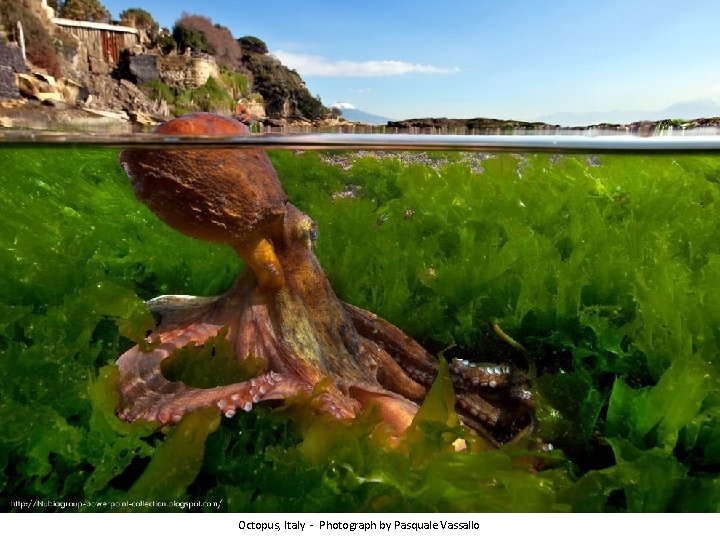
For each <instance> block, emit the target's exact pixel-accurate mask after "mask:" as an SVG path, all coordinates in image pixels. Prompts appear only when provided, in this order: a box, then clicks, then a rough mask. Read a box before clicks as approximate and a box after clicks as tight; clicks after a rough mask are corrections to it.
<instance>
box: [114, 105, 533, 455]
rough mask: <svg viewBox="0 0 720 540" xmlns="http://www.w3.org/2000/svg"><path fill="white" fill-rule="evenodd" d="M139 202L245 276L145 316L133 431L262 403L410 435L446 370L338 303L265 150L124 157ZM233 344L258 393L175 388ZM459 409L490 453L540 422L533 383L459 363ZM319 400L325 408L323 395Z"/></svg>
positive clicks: (127, 400)
mask: <svg viewBox="0 0 720 540" xmlns="http://www.w3.org/2000/svg"><path fill="white" fill-rule="evenodd" d="M156 131H157V132H158V133H163V134H172V135H194V136H205V135H242V134H245V133H247V132H248V130H247V128H246V127H245V126H244V125H243V124H241V123H240V122H237V121H235V120H232V119H229V118H225V117H221V116H218V115H214V114H209V113H193V114H190V115H187V116H185V117H182V118H177V119H174V120H170V121H169V122H166V123H165V124H162V125H161V126H159V128H158V129H157V130H156ZM120 160H121V163H122V164H123V166H124V168H125V170H126V172H127V173H128V175H129V177H130V179H131V181H132V185H133V189H134V191H135V193H136V195H137V197H138V199H139V200H140V201H142V202H143V203H145V204H146V205H147V206H148V207H149V208H150V209H151V210H152V211H153V212H155V213H156V214H157V215H158V216H159V217H160V218H161V219H163V220H164V221H165V222H167V223H168V224H169V225H170V226H172V227H174V228H176V229H177V230H179V231H181V232H183V233H184V234H186V235H188V236H191V237H194V238H199V239H202V240H209V241H213V242H220V243H224V244H228V245H230V246H232V247H233V248H234V249H235V251H236V252H237V253H238V255H239V256H240V257H241V258H242V259H243V260H245V262H246V263H247V268H246V270H245V271H244V272H243V273H242V274H241V275H240V276H239V277H238V279H237V281H236V283H235V285H234V286H233V287H232V288H231V290H230V291H228V292H227V293H226V294H224V295H222V296H219V297H213V298H206V299H200V298H188V297H180V296H166V297H160V298H157V299H154V300H151V301H150V302H148V305H149V306H150V308H151V309H152V310H153V311H154V312H155V313H156V314H157V315H158V316H159V318H160V323H159V325H158V327H157V328H156V329H155V331H154V332H153V333H152V334H151V335H150V336H149V338H148V341H149V343H150V347H149V348H148V347H139V346H136V347H134V348H133V349H131V350H129V351H127V352H126V353H125V354H123V355H122V356H121V357H120V358H119V359H118V366H119V369H120V395H121V408H120V410H119V412H118V414H119V416H120V417H121V418H123V419H125V420H127V421H133V420H136V419H140V418H143V419H146V420H151V421H159V422H161V423H162V424H172V423H176V422H178V421H179V420H180V418H182V416H183V415H184V414H185V413H187V412H189V411H192V410H194V409H198V408H202V407H208V406H210V407H217V408H218V409H219V410H220V411H221V412H223V413H224V414H225V415H226V416H232V415H234V414H235V411H236V410H237V409H241V410H245V411H248V410H250V409H251V408H252V407H253V405H254V404H255V403H258V402H260V401H267V400H283V399H287V398H289V397H292V396H294V395H297V394H299V393H307V394H312V395H314V398H313V401H312V403H313V406H314V407H315V408H316V409H317V410H318V411H320V412H326V413H330V414H332V415H333V416H335V417H337V418H352V417H354V416H355V415H357V414H358V412H359V411H360V410H362V409H364V408H367V407H377V408H378V410H379V411H380V413H381V415H382V417H383V419H384V420H385V421H386V422H387V423H388V424H389V425H390V426H391V427H392V429H393V430H394V431H395V432H396V433H398V434H400V433H402V432H404V431H405V430H406V429H407V427H408V426H409V425H410V423H411V421H412V419H413V416H414V415H415V413H416V412H417V410H418V404H419V403H421V402H422V400H423V398H424V397H425V395H426V393H427V391H428V389H429V387H430V385H431V384H432V382H433V380H434V378H435V376H436V375H437V372H438V366H437V362H436V361H435V359H434V358H433V357H432V356H431V355H430V354H429V353H428V352H427V351H426V350H425V349H423V348H422V347H421V346H420V345H419V344H418V343H417V342H415V341H414V340H413V339H411V338H410V337H408V336H407V335H406V334H404V333H403V332H402V331H401V330H400V329H398V328H397V327H395V326H393V325H392V324H390V323H388V322H387V321H384V320H382V319H380V318H379V317H377V316H376V315H373V314H372V313H370V312H368V311H365V310H363V309H361V308H358V307H355V306H351V305H349V304H344V303H342V302H341V301H340V300H338V298H337V297H336V296H335V293H334V291H333V289H332V287H331V285H330V283H329V281H328V280H327V278H326V276H325V274H324V272H323V270H322V268H321V267H320V264H319V263H318V261H317V259H316V258H315V256H314V254H313V252H312V247H313V242H314V238H315V225H314V223H313V222H312V220H311V219H310V218H309V217H308V216H306V215H304V214H303V213H302V212H300V211H299V210H298V209H297V208H295V207H294V206H293V205H292V204H290V203H289V202H288V200H287V196H286V195H285V193H284V192H283V190H282V187H281V185H280V182H279V180H278V177H277V174H276V173H275V171H274V169H273V167H272V165H271V164H270V161H269V159H268V157H267V155H266V154H265V152H264V151H262V150H239V149H228V150H225V149H223V150H215V149H212V150H208V149H177V150H176V149H173V150H135V149H133V150H126V151H124V152H122V154H121V156H120ZM221 332H225V334H226V339H227V340H228V341H229V343H230V344H231V346H232V348H233V351H234V355H235V358H236V359H237V361H238V362H243V361H244V360H245V359H247V358H248V357H254V358H263V359H264V360H265V362H266V368H265V371H264V372H263V373H262V374H261V375H259V376H257V377H254V378H252V379H250V380H246V381H237V382H229V383H228V384H226V385H223V386H217V387H214V388H194V387H191V386H189V385H187V384H185V383H183V382H181V381H170V380H168V379H167V378H166V377H165V375H164V374H163V371H162V366H163V362H164V361H165V360H166V359H168V358H169V357H171V356H172V355H173V353H175V352H176V351H178V350H179V349H181V348H183V347H185V346H186V345H189V344H193V343H194V344H195V345H196V346H202V345H203V344H204V343H206V342H207V341H208V340H211V339H215V338H216V337H217V336H218V334H219V333H221ZM450 368H451V375H452V379H453V384H454V386H455V388H456V393H457V409H458V412H459V413H460V415H461V418H463V420H464V421H465V423H466V424H467V425H468V426H470V427H472V428H473V429H475V430H476V431H477V432H478V433H479V434H480V435H482V436H483V437H485V438H486V439H487V440H488V441H489V442H491V443H492V444H498V441H503V440H508V439H510V438H511V437H512V436H514V435H516V434H517V433H518V432H520V431H521V430H522V429H524V428H525V427H526V426H527V425H528V424H529V422H530V418H531V411H532V396H531V395H530V393H529V390H527V384H526V383H527V381H526V380H525V378H524V376H523V375H522V374H516V373H515V372H514V371H513V370H511V369H510V368H509V366H507V365H500V366H496V365H494V364H482V365H474V364H471V363H469V362H466V361H462V360H453V361H452V362H451V363H450ZM313 392H314V394H313Z"/></svg>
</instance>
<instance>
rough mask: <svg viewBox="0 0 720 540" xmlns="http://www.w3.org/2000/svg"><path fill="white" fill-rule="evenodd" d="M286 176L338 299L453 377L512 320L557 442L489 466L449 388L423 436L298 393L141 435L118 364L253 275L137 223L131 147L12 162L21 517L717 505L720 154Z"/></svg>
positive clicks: (529, 158)
mask: <svg viewBox="0 0 720 540" xmlns="http://www.w3.org/2000/svg"><path fill="white" fill-rule="evenodd" d="M271 159H272V161H273V164H274V165H275V167H276V169H277V170H278V173H279V176H280V178H281V180H282V182H283V186H284V188H285V190H286V191H287V193H288V194H289V196H290V199H291V201H292V202H293V203H294V204H296V205H297V206H298V207H299V208H300V209H301V210H303V211H304V212H306V213H308V214H309V215H310V216H311V217H312V218H313V219H315V220H316V221H317V223H318V229H319V233H320V234H319V239H318V244H317V250H316V251H317V255H318V257H319V259H320V261H321V264H322V265H323V268H324V269H325V270H326V271H327V273H328V276H329V278H330V280H331V281H332V284H333V287H334V288H335V290H336V292H337V293H338V296H339V297H340V298H342V299H343V300H345V301H348V302H350V303H353V304H356V305H359V306H362V307H364V308H367V309H370V310H371V311H374V312H377V313H378V314H379V315H381V316H382V317H385V318H387V319H388V320H390V321H392V322H394V323H395V324H398V325H399V326H400V327H401V328H403V329H404V330H405V331H407V332H408V333H410V334H411V335H412V336H414V337H415V338H416V339H418V340H419V341H420V342H422V343H423V344H424V345H425V346H426V347H428V348H429V349H430V350H432V351H434V352H436V353H440V351H443V350H444V351H445V352H444V353H443V354H444V355H445V356H447V357H452V356H455V355H462V356H464V357H469V358H473V359H478V360H483V361H497V360H498V359H499V357H498V354H500V351H502V342H501V340H500V339H499V338H498V337H497V336H496V335H495V334H494V333H493V332H492V330H491V326H490V325H491V324H492V323H498V324H499V325H500V326H501V327H502V328H503V329H504V330H505V331H506V332H507V333H508V334H509V335H511V336H513V337H514V338H515V339H516V340H517V341H519V342H520V343H521V344H523V346H524V347H525V350H526V356H525V357H521V359H520V360H519V363H518V362H516V360H515V359H513V362H515V363H516V364H517V365H516V369H528V370H530V371H531V372H532V374H533V377H534V391H535V395H536V401H537V433H536V438H532V437H531V438H528V439H524V440H523V441H520V442H518V443H513V444H509V445H506V446H505V447H503V448H502V449H500V450H490V449H488V448H486V447H485V445H483V444H482V443H481V442H480V441H478V440H476V439H475V438H473V437H472V435H471V434H469V433H467V432H466V431H464V428H462V427H461V426H459V425H458V424H457V421H456V418H454V414H453V413H452V408H451V407H450V406H449V403H450V402H451V399H452V395H451V388H450V387H449V384H448V381H447V378H443V377H439V379H438V380H437V381H436V383H435V386H434V387H433V391H432V392H431V394H430V395H429V397H428V399H427V400H426V403H425V404H424V405H423V408H422V409H421V414H419V415H418V417H417V418H416V422H415V424H414V426H413V428H412V429H411V430H410V432H409V433H408V434H407V436H406V438H405V439H404V440H401V441H394V440H392V439H391V438H390V435H389V434H388V433H387V431H386V430H385V429H384V428H383V426H382V425H381V424H379V423H378V418H377V415H376V414H375V413H374V412H373V411H372V410H370V411H368V412H367V413H366V414H364V415H362V416H361V417H360V418H359V419H357V420H355V421H353V422H349V421H345V422H338V421H336V420H332V419H329V418H325V417H322V416H321V417H317V416H314V415H309V414H308V412H307V410H308V408H307V407H306V406H304V404H303V401H302V400H303V398H302V397H301V398H298V400H291V402H290V403H288V404H286V405H285V406H283V407H280V408H275V409H271V408H269V407H264V406H260V407H257V408H256V410H254V411H253V412H251V413H248V414H237V415H236V416H235V417H234V418H233V419H226V418H223V419H222V421H219V418H218V415H217V413H215V412H213V411H200V412H198V413H197V414H196V415H193V416H191V417H188V419H187V420H185V421H183V423H181V424H180V425H178V426H177V427H174V428H167V429H163V430H159V429H158V426H156V425H152V424H147V423H135V424H127V423H124V422H121V421H120V420H119V419H117V417H116V416H115V414H114V411H115V408H116V407H117V404H118V395H117V369H116V368H115V367H114V361H115V359H116V358H117V357H118V356H119V355H120V354H121V353H122V352H123V351H124V350H126V349H127V348H129V347H130V346H131V345H132V343H133V342H138V341H139V340H141V339H142V337H143V336H144V335H145V333H146V332H147V331H148V330H149V329H150V328H152V326H153V324H154V322H153V319H152V317H151V315H150V314H149V313H148V311H147V309H146V308H145V305H144V303H143V300H146V299H148V298H151V297H153V296H156V295H158V294H166V293H174V294H197V295H212V294H219V293H221V292H223V291H224V290H226V289H227V288H228V287H229V286H230V284H231V283H232V280H233V279H234V277H235V276H236V275H237V273H238V271H239V269H240V266H241V262H240V261H239V260H238V259H237V257H236V256H235V255H234V254H233V253H232V251H231V250H230V249H228V248H226V247H223V246H217V245H211V244H206V243H203V242H198V241H194V240H191V239H189V238H187V237H184V236H182V235H181V234H179V233H177V232H176V231H174V230H172V229H170V228H169V227H167V226H166V225H165V224H163V223H162V222H160V221H159V220H158V219H157V218H156V217H155V216H154V215H153V214H152V213H151V212H150V211H149V210H147V209H146V208H145V207H143V206H142V205H141V204H139V203H138V202H137V201H136V200H135V198H134V196H133V194H132V190H131V188H130V185H129V183H128V181H127V179H126V177H125V175H124V173H123V171H122V169H121V168H120V167H119V165H118V160H117V151H115V150H102V149H83V150H76V149H72V150H70V149H67V150H60V149H49V148H25V149H1V150H0V225H1V226H0V268H2V269H3V270H2V272H0V373H1V374H2V376H1V377H0V398H1V399H0V506H1V507H2V508H4V509H12V508H16V507H13V506H12V503H13V501H19V500H32V499H38V500H46V501H92V502H95V503H97V504H98V506H96V507H93V508H91V509H92V510H118V509H130V510H133V509H137V508H138V507H133V506H130V507H128V506H125V507H122V506H119V505H120V504H121V503H122V502H128V501H136V502H137V501H143V500H149V499H163V500H174V501H180V502H186V503H189V502H192V501H211V502H217V503H218V504H219V505H220V509H221V510H225V511H227V510H232V511H331V510H345V511H346V510H366V511H419V510H425V511H437V510H444V511H562V510H575V511H608V510H621V511H623V510H624V511H669V510H681V511H693V510H694V511H717V509H718V507H719V503H720V483H719V480H718V476H717V473H716V471H717V470H718V465H720V395H719V393H718V388H719V387H720V385H719V384H718V383H719V382H720V381H719V380H718V377H719V376H720V375H719V374H718V367H719V365H718V363H719V359H718V350H719V343H718V340H720V332H719V331H718V328H720V291H719V290H718V287H717V283H718V282H720V244H718V242H717V231H718V230H719V229H720V211H719V208H718V204H719V201H720V160H718V159H717V158H715V157H712V156H642V155H632V156H615V155H603V156H590V157H589V156H585V155H562V156H557V155H549V154H547V155H512V154H497V155H470V156H468V155H466V154H461V153H428V154H413V153H385V154H382V153H376V154H369V153H365V154H363V155H360V154H353V153H349V152H328V153H323V154H318V153H312V152H305V153H291V152H273V153H272V154H271ZM196 352H197V353H198V354H202V351H196ZM186 353H187V354H194V353H193V351H186ZM503 358H504V357H502V358H500V359H503ZM181 368H182V362H180V363H179V364H178V366H176V367H175V369H177V370H180V371H182V369H181ZM226 371H227V370H226ZM179 376H180V377H186V376H191V375H188V374H187V373H185V372H182V373H181V375H179ZM192 376H193V377H196V376H197V377H199V378H200V379H202V381H199V382H198V384H215V382H214V381H215V380H216V379H215V378H210V379H208V380H205V379H204V378H203V377H204V375H203V374H199V375H198V374H194V375H192ZM223 376H224V375H218V377H220V378H222V377H223ZM457 439H462V440H464V441H465V443H466V445H467V446H468V450H467V451H465V452H456V451H455V449H454V447H453V443H454V442H456V441H457ZM546 443H552V444H553V445H554V446H555V450H553V451H550V452H548V451H547V446H546V447H545V449H543V445H544V444H546ZM169 456H170V457H169ZM103 505H104V506H103ZM140 508H144V509H154V510H158V509H160V510H162V509H163V508H152V507H147V506H146V507H140ZM178 508H179V509H182V508H183V507H182V506H175V507H173V508H168V507H165V508H164V509H178ZM191 508H195V509H197V508H198V507H191ZM42 509H45V510H48V509H52V510H55V509H60V508H59V507H53V506H49V507H40V508H38V510H42ZM200 509H203V510H208V509H209V510H212V509H213V507H205V508H200Z"/></svg>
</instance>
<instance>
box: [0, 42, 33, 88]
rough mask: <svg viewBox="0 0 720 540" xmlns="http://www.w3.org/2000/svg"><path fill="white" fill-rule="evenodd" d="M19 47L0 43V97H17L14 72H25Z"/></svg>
mask: <svg viewBox="0 0 720 540" xmlns="http://www.w3.org/2000/svg"><path fill="white" fill-rule="evenodd" d="M26 71H27V70H26V68H25V61H24V60H23V57H22V53H21V52H20V47H15V46H12V45H2V44H0V99H19V98H20V92H19V91H18V87H17V80H16V75H15V74H16V73H25V72H26Z"/></svg>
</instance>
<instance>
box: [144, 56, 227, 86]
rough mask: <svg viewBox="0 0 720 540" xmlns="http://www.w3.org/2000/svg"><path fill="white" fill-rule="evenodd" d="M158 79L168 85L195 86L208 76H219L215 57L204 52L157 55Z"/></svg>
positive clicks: (204, 81)
mask: <svg viewBox="0 0 720 540" xmlns="http://www.w3.org/2000/svg"><path fill="white" fill-rule="evenodd" d="M157 58H158V68H159V71H160V80H161V81H162V82H164V83H165V84H168V85H170V86H180V87H181V88H197V87H198V86H202V85H203V84H205V83H206V82H207V80H208V79H209V78H210V77H214V78H215V79H218V78H220V68H219V67H218V65H217V62H215V58H213V57H212V56H209V55H205V54H184V55H177V54H169V55H167V56H158V57H157Z"/></svg>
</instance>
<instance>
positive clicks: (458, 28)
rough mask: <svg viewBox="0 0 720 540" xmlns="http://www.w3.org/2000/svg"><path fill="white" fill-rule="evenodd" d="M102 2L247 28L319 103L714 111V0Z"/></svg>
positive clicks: (388, 109) (718, 59)
mask: <svg viewBox="0 0 720 540" xmlns="http://www.w3.org/2000/svg"><path fill="white" fill-rule="evenodd" d="M103 4H104V5H105V6H106V7H107V8H108V9H109V10H110V11H111V13H112V15H113V16H114V17H117V16H118V14H119V13H120V11H122V10H123V9H125V8H128V7H136V6H140V7H143V8H144V9H146V10H148V11H149V12H150V13H152V14H153V16H154V17H155V18H156V19H157V20H158V22H159V23H160V24H161V25H162V26H168V27H172V25H173V23H174V22H175V20H176V19H177V18H178V17H179V16H180V14H181V13H182V12H183V11H186V12H188V13H194V14H200V15H205V16H207V17H209V18H211V19H212V20H213V22H216V23H220V24H223V25H225V26H227V27H228V28H230V30H231V31H232V32H233V34H234V35H235V36H236V37H240V36H244V35H254V36H257V37H259V38H261V39H262V40H263V41H265V42H266V43H267V44H268V47H269V48H270V51H271V52H272V53H274V54H276V55H277V56H278V57H279V58H280V59H281V60H282V61H283V62H284V63H285V64H286V65H289V66H290V67H293V68H295V69H297V71H298V72H299V73H300V75H301V76H302V77H303V79H304V80H305V81H306V83H307V85H308V87H309V89H310V91H311V92H312V93H313V94H317V95H320V97H321V98H322V101H323V103H325V104H326V105H329V104H332V103H334V102H338V101H339V102H348V103H352V104H353V105H355V106H356V107H357V108H359V109H362V110H365V111H368V112H371V113H373V114H378V115H382V116H386V117H389V118H396V119H400V118H415V117H424V116H447V117H457V118H469V117H477V116H485V117H495V118H515V119H520V120H535V119H548V120H553V119H554V120H558V119H560V118H565V119H566V122H567V123H573V121H576V122H577V123H578V124H579V123H585V122H588V121H598V117H601V118H605V119H608V120H613V119H615V120H616V121H620V120H623V121H628V120H634V119H640V118H641V117H645V116H646V117H650V116H652V114H653V113H655V114H656V115H657V114H659V115H660V116H662V114H661V113H668V114H669V115H671V116H676V115H680V113H681V112H684V113H686V114H695V115H698V116H699V115H705V116H710V115H718V116H720V52H719V49H720V48H719V47H718V45H717V36H718V31H717V23H718V21H720V2H718V1H717V0H714V1H713V0H684V1H680V0H672V1H669V0H652V1H651V0H594V1H585V0H575V1H573V0H538V1H531V0H475V1H471V0H467V1H462V2H453V1H452V0H448V1H446V2H440V1H439V0H436V1H425V0H412V1H406V0H398V1H392V0H377V1H376V0H363V1H358V0H355V1H330V0H303V1H297V0H266V1H261V0H254V1H250V2H245V1H236V2H229V1H224V2H223V1H216V0H204V1H173V2H167V1H160V0H143V1H142V2H135V1H133V0H103ZM685 102H690V103H685ZM682 103H685V105H676V104H682ZM672 106H674V107H672ZM668 107H672V108H671V109H669V110H667V111H664V109H667V108H668ZM696 109H697V111H698V112H697V113H691V112H690V111H691V110H692V111H695V110H696ZM557 113H563V114H562V115H558V114H557ZM596 113H600V114H599V115H598V114H596ZM670 113H673V114H670ZM675 113H677V114H675Z"/></svg>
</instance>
